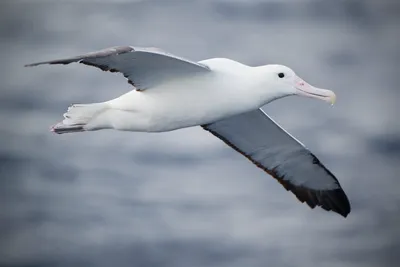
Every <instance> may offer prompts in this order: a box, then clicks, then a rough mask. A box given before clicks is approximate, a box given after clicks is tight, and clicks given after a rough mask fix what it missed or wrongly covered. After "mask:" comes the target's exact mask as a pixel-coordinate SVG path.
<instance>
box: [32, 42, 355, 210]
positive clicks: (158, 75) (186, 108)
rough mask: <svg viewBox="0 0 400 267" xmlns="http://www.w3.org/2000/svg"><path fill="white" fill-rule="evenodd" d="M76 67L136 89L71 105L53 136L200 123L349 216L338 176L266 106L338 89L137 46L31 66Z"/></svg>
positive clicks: (273, 70)
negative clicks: (114, 75) (116, 77)
mask: <svg viewBox="0 0 400 267" xmlns="http://www.w3.org/2000/svg"><path fill="white" fill-rule="evenodd" d="M72 62H79V63H83V64H86V65H89V66H95V67H98V68H100V69H102V70H104V71H110V72H121V73H123V75H124V76H125V77H126V78H127V79H128V82H129V83H130V84H132V85H133V86H134V88H133V90H132V91H129V92H127V93H126V94H123V95H121V96H119V97H117V98H115V99H112V100H109V101H105V102H102V103H92V104H76V105H72V106H71V107H70V108H68V111H67V112H66V113H65V114H64V120H63V121H62V122H60V123H58V124H56V125H54V126H53V127H52V128H51V130H52V131H53V132H55V133H59V134H61V133H73V132H85V131H94V130H101V129H115V130H120V131H132V132H165V131H172V130H176V129H181V128H186V127H191V126H198V125H200V126H202V127H203V128H204V129H205V130H207V131H209V132H211V133H212V134H213V135H215V136H217V137H218V138H220V139H221V140H222V141H224V142H225V143H226V144H228V145H229V146H231V147H232V148H234V149H235V150H236V151H237V152H239V153H241V154H242V155H243V156H245V157H246V158H248V159H249V160H251V161H252V162H253V163H254V164H256V165H257V166H258V167H259V168H261V169H263V170H264V171H265V172H267V173H269V174H270V175H271V176H273V177H274V178H275V179H277V180H278V181H279V182H280V183H281V184H282V185H283V186H284V187H285V188H286V189H287V190H290V191H292V192H293V193H294V194H295V195H296V197H297V198H298V199H299V200H300V201H301V202H306V203H307V204H308V205H309V206H310V207H311V208H314V207H316V206H321V207H322V208H323V209H325V210H333V211H335V212H337V213H339V214H341V215H343V216H347V215H348V213H349V212H350V204H349V201H348V199H347V197H346V195H345V193H344V191H343V190H342V188H341V186H340V184H339V182H338V180H337V179H336V178H335V176H334V175H333V174H332V173H331V172H330V171H329V170H328V169H327V168H326V167H325V166H324V165H322V163H321V162H320V161H319V160H318V159H317V157H315V156H314V155H313V154H312V153H311V152H310V151H309V150H308V149H307V148H305V147H304V145H303V144H301V143H300V142H299V141H297V140H296V139H295V138H294V137H292V136H291V135H290V134H288V133H287V132H286V131H285V130H283V129H282V128H281V127H280V126H279V125H278V124H276V123H275V122H274V121H273V120H272V119H271V118H269V117H268V115H267V114H265V113H264V112H263V111H262V110H261V109H260V108H261V107H262V106H263V105H265V104H267V103H269V102H271V101H273V100H275V99H278V98H282V97H285V96H289V95H295V94H297V95H305V96H308V97H313V98H317V99H322V100H326V101H329V102H331V103H333V102H334V100H335V94H334V93H333V92H332V91H329V90H325V89H320V88H316V87H313V86H311V85H309V84H308V83H306V82H304V81H303V80H302V79H300V78H299V77H298V76H297V75H296V74H295V73H294V72H293V71H292V70H291V69H290V68H288V67H285V66H282V65H264V66H258V67H250V66H247V65H244V64H242V63H239V62H236V61H234V60H230V59H224V58H214V59H208V60H203V61H200V62H193V61H190V60H187V59H184V58H181V57H178V56H175V55H172V54H170V53H167V52H164V51H161V50H159V49H155V48H137V47H131V46H119V47H112V48H108V49H104V50H100V51H97V52H92V53H88V54H86V55H82V56H77V57H71V58H66V59H60V60H52V61H45V62H39V63H34V64H30V65H27V66H36V65H40V64H69V63H72Z"/></svg>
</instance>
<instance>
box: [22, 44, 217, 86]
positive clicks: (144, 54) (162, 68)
mask: <svg viewBox="0 0 400 267" xmlns="http://www.w3.org/2000/svg"><path fill="white" fill-rule="evenodd" d="M73 62H79V63H82V64H85V65H89V66H94V67H97V68H99V69H101V70H103V71H110V72H120V73H122V74H123V75H124V76H125V78H127V79H128V82H129V83H130V84H132V85H133V86H134V87H135V88H136V89H138V90H145V89H148V88H151V87H154V86H156V85H158V84H161V83H163V82H165V81H167V80H169V79H176V78H179V77H182V76H185V75H194V74H197V73H206V72H210V69H209V68H208V67H207V66H205V65H203V64H201V63H197V62H193V61H190V60H187V59H184V58H181V57H178V56H175V55H172V54H170V53H167V52H165V51H162V50H160V49H157V48H141V47H133V46H116V47H111V48H106V49H103V50H100V51H96V52H91V53H88V54H85V55H81V56H76V57H71V58H65V59H56V60H50V61H43V62H38V63H33V64H28V65H25V66H26V67H32V66H37V65H42V64H64V65H65V64H70V63H73Z"/></svg>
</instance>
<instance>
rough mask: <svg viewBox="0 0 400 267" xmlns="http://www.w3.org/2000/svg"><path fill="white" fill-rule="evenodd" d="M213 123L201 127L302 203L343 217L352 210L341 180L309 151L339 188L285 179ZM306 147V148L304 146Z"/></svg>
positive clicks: (316, 162) (314, 160) (314, 161)
mask: <svg viewBox="0 0 400 267" xmlns="http://www.w3.org/2000/svg"><path fill="white" fill-rule="evenodd" d="M210 125H211V124H207V125H202V126H201V127H202V128H203V129H204V130H206V131H208V132H210V133H211V134H213V135H214V136H216V137H218V138H219V139H221V140H222V141H223V142H224V143H225V144H227V145H228V146H230V147H231V148H233V149H234V150H235V151H237V152H239V153H240V154H242V155H243V156H245V157H246V158H247V159H248V160H250V161H251V162H252V163H253V164H255V165H256V166H257V167H259V168H260V169H262V170H263V171H265V172H266V173H268V174H269V175H271V176H272V177H273V178H275V179H276V180H277V181H278V182H279V183H280V184H281V185H282V186H283V187H284V188H285V189H286V190H287V191H291V192H292V193H293V194H294V195H295V196H296V198H297V199H298V200H299V201H300V202H302V203H304V202H305V203H307V205H308V206H309V207H310V208H311V209H314V208H315V207H316V206H320V207H321V208H322V209H324V210H326V211H333V212H336V213H338V214H340V215H342V216H343V217H345V218H346V217H347V215H348V214H349V213H350V211H351V207H350V202H349V200H348V198H347V196H346V194H345V192H344V191H343V189H342V187H341V186H340V184H339V181H338V180H337V179H336V177H335V176H334V175H333V174H332V173H331V172H330V171H329V170H328V169H327V168H326V167H325V166H324V165H323V164H322V163H321V162H320V161H319V160H318V158H317V157H316V156H315V155H314V154H312V153H311V152H309V151H308V149H307V151H308V152H309V154H310V155H311V157H312V158H313V164H317V165H318V166H319V167H321V168H322V169H323V170H324V171H325V172H326V173H327V174H328V175H329V176H331V177H332V178H333V179H334V180H335V181H336V182H337V185H338V188H337V189H333V190H314V189H309V188H306V187H303V186H297V185H294V184H292V183H290V181H288V180H284V179H283V177H281V176H280V175H279V174H278V173H277V172H276V171H275V170H274V169H268V167H266V166H263V165H262V164H260V163H259V162H258V161H256V160H255V159H253V158H252V157H251V155H247V154H246V153H245V152H243V151H242V150H240V149H239V148H238V147H237V146H235V145H234V144H232V143H231V142H230V141H229V140H228V139H226V138H225V137H224V136H222V135H220V134H219V133H218V132H216V131H214V130H212V129H210V128H209V127H208V126H210ZM304 149H306V148H304Z"/></svg>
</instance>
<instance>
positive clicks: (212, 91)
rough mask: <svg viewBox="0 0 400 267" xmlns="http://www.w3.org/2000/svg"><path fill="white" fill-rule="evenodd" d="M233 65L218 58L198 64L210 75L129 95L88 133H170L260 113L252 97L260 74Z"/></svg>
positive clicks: (112, 102)
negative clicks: (118, 131) (106, 130)
mask: <svg viewBox="0 0 400 267" xmlns="http://www.w3.org/2000/svg"><path fill="white" fill-rule="evenodd" d="M232 62H233V61H232V60H228V59H219V58H218V59H210V60H206V61H203V62H202V63H203V64H204V65H206V66H208V67H209V68H210V69H211V70H213V72H208V73H198V74H194V75H189V76H187V77H184V78H182V79H179V80H174V79H173V80H170V81H168V82H165V83H163V84H160V85H157V86H155V87H154V88H152V89H151V90H145V91H137V90H132V91H130V92H128V93H126V94H124V95H122V96H120V97H118V98H116V99H113V100H110V101H107V102H105V103H104V104H106V105H105V106H104V107H105V109H104V111H102V112H100V113H99V114H98V115H96V116H95V117H94V118H92V120H91V121H90V122H89V123H88V125H87V126H86V129H87V130H91V129H101V128H113V129H117V130H123V131H141V132H163V131H171V130H176V129H180V128H185V127H191V126H196V125H204V124H208V123H211V122H214V121H217V120H220V119H222V118H226V117H230V116H233V115H236V114H240V113H243V112H247V111H250V110H254V109H257V108H259V107H261V106H262V105H263V104H264V102H265V101H262V99H260V98H257V97H254V96H255V95H256V94H257V89H258V88H259V87H260V85H259V84H258V82H257V80H258V79H256V78H257V76H258V75H260V76H261V71H257V70H255V68H254V67H249V66H246V65H243V64H240V63H237V62H234V68H229V65H230V64H231V63H232ZM238 73H241V75H238ZM210 76H211V78H210ZM188 111H190V112H188Z"/></svg>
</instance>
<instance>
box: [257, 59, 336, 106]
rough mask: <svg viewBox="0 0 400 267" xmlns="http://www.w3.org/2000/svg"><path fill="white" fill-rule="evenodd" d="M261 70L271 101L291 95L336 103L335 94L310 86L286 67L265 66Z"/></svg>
mask: <svg viewBox="0 0 400 267" xmlns="http://www.w3.org/2000/svg"><path fill="white" fill-rule="evenodd" d="M260 68H261V70H262V75H263V77H264V79H263V80H264V83H265V84H266V85H267V88H266V90H267V92H266V93H267V94H268V97H269V98H270V100H269V101H272V100H274V99H277V98H281V97H285V96H289V95H301V96H307V97H312V98H316V99H321V100H325V101H327V102H329V103H330V104H332V105H333V104H334V103H335V100H336V95H335V93H334V92H332V91H330V90H327V89H321V88H317V87H314V86H312V85H310V84H309V83H307V82H305V81H304V80H303V79H301V78H300V77H299V76H297V75H296V74H295V72H294V71H293V70H292V69H290V68H288V67H286V66H283V65H265V66H262V67H260ZM265 84H264V85H265ZM263 90H265V88H264V89H263ZM264 92H265V91H264ZM269 101H268V102H269Z"/></svg>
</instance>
